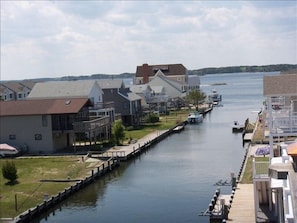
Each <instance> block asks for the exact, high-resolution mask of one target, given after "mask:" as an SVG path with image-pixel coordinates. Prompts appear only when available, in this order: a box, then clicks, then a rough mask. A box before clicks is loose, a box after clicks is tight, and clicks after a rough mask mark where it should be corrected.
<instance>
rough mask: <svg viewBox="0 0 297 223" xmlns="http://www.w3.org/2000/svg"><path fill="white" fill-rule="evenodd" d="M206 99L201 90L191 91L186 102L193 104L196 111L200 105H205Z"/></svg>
mask: <svg viewBox="0 0 297 223" xmlns="http://www.w3.org/2000/svg"><path fill="white" fill-rule="evenodd" d="M205 98H206V95H205V93H204V92H202V91H199V90H191V91H190V92H189V94H188V95H187V96H186V101H188V102H189V103H191V104H193V105H194V106H195V107H196V109H198V105H199V104H201V103H203V102H204V100H205Z"/></svg>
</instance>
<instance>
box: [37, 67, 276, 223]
mask: <svg viewBox="0 0 297 223" xmlns="http://www.w3.org/2000/svg"><path fill="white" fill-rule="evenodd" d="M263 75H268V73H244V74H215V75H206V76H202V77H201V89H202V91H204V92H205V93H206V94H209V93H210V92H211V90H212V89H216V90H217V91H218V93H220V94H222V105H223V106H221V107H215V108H214V109H213V111H212V112H211V113H209V114H207V115H206V116H205V118H204V120H203V123H201V124H199V125H187V126H186V128H185V130H184V131H182V132H180V133H176V134H172V135H171V136H169V137H168V138H166V139H165V140H163V141H162V142H160V143H159V144H157V145H155V146H154V147H152V148H151V149H150V150H148V151H147V152H146V153H143V154H141V155H140V156H139V157H137V158H136V159H134V160H130V161H129V162H127V163H122V164H121V166H120V167H119V168H118V169H116V170H115V171H113V172H112V173H110V174H108V175H106V176H105V177H103V178H102V179H100V180H98V181H96V182H95V183H93V184H92V185H89V186H88V187H87V188H85V189H83V190H82V191H80V192H78V193H76V194H74V195H73V196H71V197H70V198H69V199H67V200H65V201H64V202H63V203H61V204H60V205H59V206H58V207H55V208H54V209H52V210H51V211H49V212H48V213H46V214H45V215H44V216H42V217H41V218H40V219H38V220H36V221H35V222H59V223H63V222H64V223H73V222H78V223H80V222H84V223H87V222H104V223H109V222H110V223H114V222H142V223H151V222H154V223H164V222H176V223H185V222H202V223H204V222H209V219H208V217H205V216H200V213H201V212H203V211H205V209H206V208H207V207H208V204H209V203H210V200H211V198H212V197H213V194H214V192H215V190H216V189H217V186H215V185H214V184H215V183H216V182H218V181H219V180H223V181H225V180H227V181H229V180H230V174H231V173H234V174H235V176H237V175H238V171H239V169H240V166H241V163H242V160H243V156H244V153H245V149H244V147H243V144H242V135H241V134H233V133H232V124H233V121H239V123H243V122H244V121H245V119H246V118H249V119H250V121H252V122H254V121H255V120H256V117H257V113H258V112H259V111H260V110H261V108H262V104H263V100H264V97H263V88H262V84H263V82H262V79H263ZM269 75H272V73H270V74H269ZM221 191H222V193H225V194H230V192H231V187H230V186H222V187H221Z"/></svg>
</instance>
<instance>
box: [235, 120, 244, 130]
mask: <svg viewBox="0 0 297 223" xmlns="http://www.w3.org/2000/svg"><path fill="white" fill-rule="evenodd" d="M243 130H244V124H239V123H238V121H234V122H233V126H232V132H234V133H235V132H243Z"/></svg>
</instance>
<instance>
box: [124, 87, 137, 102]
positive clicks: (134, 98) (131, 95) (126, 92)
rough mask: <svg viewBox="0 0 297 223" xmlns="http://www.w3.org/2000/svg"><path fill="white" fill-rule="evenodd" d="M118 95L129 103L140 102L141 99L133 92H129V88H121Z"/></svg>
mask: <svg viewBox="0 0 297 223" xmlns="http://www.w3.org/2000/svg"><path fill="white" fill-rule="evenodd" d="M119 94H120V95H121V96H123V97H125V98H126V99H128V100H129V101H137V100H141V97H140V96H139V95H137V94H136V93H134V92H131V91H130V89H129V88H121V89H120V91H119Z"/></svg>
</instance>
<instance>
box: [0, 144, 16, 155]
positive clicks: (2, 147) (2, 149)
mask: <svg viewBox="0 0 297 223" xmlns="http://www.w3.org/2000/svg"><path fill="white" fill-rule="evenodd" d="M17 155H19V150H18V149H17V148H15V147H13V146H10V145H8V144H6V143H1V144H0V158H1V157H12V156H17Z"/></svg>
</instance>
